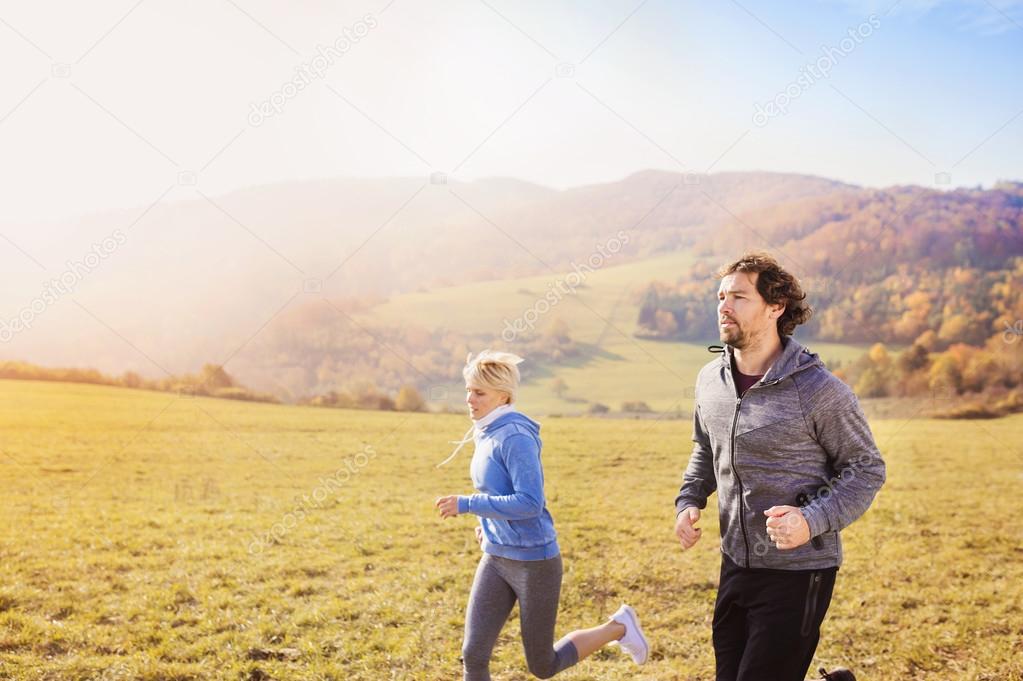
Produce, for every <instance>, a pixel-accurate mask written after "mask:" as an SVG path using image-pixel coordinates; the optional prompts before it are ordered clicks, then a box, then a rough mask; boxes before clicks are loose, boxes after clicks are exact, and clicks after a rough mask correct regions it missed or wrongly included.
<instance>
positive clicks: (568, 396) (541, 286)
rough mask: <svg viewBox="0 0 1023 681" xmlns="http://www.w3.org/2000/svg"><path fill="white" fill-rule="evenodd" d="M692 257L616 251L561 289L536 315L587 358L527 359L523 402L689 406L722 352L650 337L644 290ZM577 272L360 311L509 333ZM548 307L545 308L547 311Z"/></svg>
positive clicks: (390, 320)
mask: <svg viewBox="0 0 1023 681" xmlns="http://www.w3.org/2000/svg"><path fill="white" fill-rule="evenodd" d="M692 262H693V257H692V256H691V255H690V254H689V253H688V252H679V253H673V254H670V255H664V256H659V257H655V258H650V259H647V260H643V261H641V262H634V263H626V264H623V265H618V264H616V263H614V261H613V260H610V261H609V263H608V266H607V267H605V268H602V269H598V270H594V271H593V272H591V273H588V274H587V275H586V278H585V280H584V282H583V285H582V286H579V287H578V288H577V289H576V291H575V293H574V294H571V295H565V296H564V297H562V298H560V300H559V301H558V302H557V304H555V305H553V306H551V307H550V309H549V311H547V312H546V313H545V314H542V315H540V317H539V319H538V320H537V321H536V328H537V329H539V330H543V329H544V328H546V326H547V325H548V324H550V323H551V322H552V321H553V320H554V319H560V320H562V321H564V322H565V323H566V324H567V325H568V328H569V331H570V333H571V336H572V338H573V339H574V340H576V341H577V342H579V343H582V344H584V345H585V346H587V348H589V351H588V355H587V357H585V361H584V362H575V363H572V362H562V363H560V364H558V365H551V364H547V363H539V364H538V365H529V366H525V367H524V368H525V370H526V372H527V373H526V374H525V376H526V379H527V380H526V383H525V385H524V386H523V389H522V399H523V401H524V402H526V403H528V404H529V405H530V406H531V407H532V409H533V410H534V411H535V413H538V414H552V413H559V414H580V413H585V412H586V410H587V408H588V406H589V404H590V403H598V402H599V403H602V404H604V405H606V406H608V407H611V408H612V409H615V410H617V409H619V408H620V406H621V404H622V402H624V401H626V400H642V401H645V402H646V403H647V404H648V405H649V406H650V407H651V408H652V409H653V410H654V411H658V412H662V411H668V410H672V409H675V408H678V409H682V410H688V409H689V408H690V404H691V402H692V385H693V382H694V379H695V378H696V372H697V371H699V369H700V367H702V366H703V365H704V364H705V363H707V362H708V361H709V360H710V359H711V358H712V355H710V354H708V352H707V347H706V345H699V344H692V343H677V342H663V341H653V340H644V339H641V338H636V337H635V335H634V334H635V333H636V330H637V323H636V322H637V320H638V317H639V304H638V297H637V295H636V294H637V292H639V291H642V290H643V289H644V288H645V287H646V286H647V285H648V284H649V283H650V282H651V281H653V280H660V281H674V280H676V279H678V278H679V276H680V275H681V274H682V272H684V270H685V268H687V267H689V266H691V264H692ZM569 271H571V270H569ZM567 274H568V272H564V273H561V274H560V275H559V276H555V275H553V274H551V275H544V276H536V277H523V278H517V279H505V280H496V281H486V282H478V283H473V284H467V285H464V286H452V287H447V288H439V289H435V290H432V291H426V292H422V293H410V294H406V295H400V296H395V297H394V298H392V299H390V300H388V301H387V302H386V303H384V304H382V305H378V306H376V307H374V308H372V309H370V310H368V311H366V312H365V313H363V314H361V315H357V316H359V317H360V318H361V320H362V321H363V322H364V323H367V324H379V325H384V326H401V325H403V324H412V325H416V326H422V327H426V328H431V329H432V328H438V327H443V328H448V329H456V330H458V331H461V332H465V333H480V334H490V335H492V336H493V337H494V338H501V334H502V332H503V331H504V330H505V328H506V327H505V324H504V320H511V321H514V320H517V319H520V318H523V317H524V315H525V314H526V312H527V311H528V310H530V309H531V308H533V307H534V306H535V305H536V303H537V301H538V300H540V299H542V298H543V297H544V295H545V294H546V293H547V292H548V291H550V290H551V287H552V286H553V285H555V284H556V282H557V281H558V279H559V278H560V279H564V278H565V276H566V275H567ZM573 281H574V280H568V283H572V282H573ZM708 286H709V287H710V288H709V289H708V296H711V297H713V295H714V288H713V284H708ZM480 301H484V302H483V303H482V304H481V302H480ZM545 309H547V308H538V310H539V311H541V312H542V311H543V310H545ZM810 346H811V349H812V350H813V351H814V352H817V353H818V354H820V356H821V358H822V359H824V360H825V361H835V360H839V361H843V362H849V361H852V360H854V359H856V358H857V357H859V356H860V355H862V354H863V353H864V352H865V351H866V349H867V347H866V346H857V345H843V344H838V343H810ZM509 347H510V348H511V349H512V350H514V349H515V342H514V341H513V342H511V343H509ZM527 359H528V358H527ZM555 377H560V378H562V379H563V380H564V381H565V383H566V384H567V386H568V389H567V390H566V391H565V393H564V395H563V396H561V397H559V396H557V395H555V394H554V393H553V392H552V391H551V388H550V384H551V382H552V381H553V380H554V378H555ZM637 386H643V388H642V389H639V388H637ZM446 388H447V393H448V394H449V395H451V396H452V399H451V402H452V403H453V404H455V405H456V406H457V402H458V401H459V400H460V399H461V396H462V390H463V386H462V385H461V384H459V383H452V384H450V385H448V386H446Z"/></svg>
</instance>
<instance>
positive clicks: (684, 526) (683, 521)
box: [675, 506, 703, 550]
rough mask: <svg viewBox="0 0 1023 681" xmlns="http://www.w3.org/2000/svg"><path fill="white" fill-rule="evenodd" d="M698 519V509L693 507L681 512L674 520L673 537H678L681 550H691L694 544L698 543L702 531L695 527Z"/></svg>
mask: <svg viewBox="0 0 1023 681" xmlns="http://www.w3.org/2000/svg"><path fill="white" fill-rule="evenodd" d="M699 519H700V509H698V508H696V507H695V506H690V507H689V508H687V509H685V510H683V511H682V512H681V513H679V514H678V518H676V519H675V536H676V537H678V540H679V542H680V543H681V544H682V549H683V550H687V549H691V548H692V547H693V546H694V545H695V544H696V542H698V541H700V537H701V536H702V535H703V530H701V529H700V528H699V527H696V523H697V521H699Z"/></svg>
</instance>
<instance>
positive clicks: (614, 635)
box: [558, 620, 625, 660]
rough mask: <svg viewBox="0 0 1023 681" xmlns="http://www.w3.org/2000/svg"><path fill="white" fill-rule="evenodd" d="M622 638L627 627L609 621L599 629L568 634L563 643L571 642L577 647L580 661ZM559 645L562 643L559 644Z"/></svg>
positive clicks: (581, 630)
mask: <svg viewBox="0 0 1023 681" xmlns="http://www.w3.org/2000/svg"><path fill="white" fill-rule="evenodd" d="M622 636H625V625H624V624H619V623H618V622H615V621H614V620H608V621H607V622H605V623H604V624H601V625H600V626H599V627H593V628H592V629H579V630H578V631H573V632H572V633H570V634H567V635H566V636H565V638H563V639H561V640H562V641H571V642H572V644H573V645H575V649H576V652H577V653H578V654H579V659H580V660H582V659H583V658H586V657H589V656H590V655H592V654H593V653H595V652H597V651H598V650H600V649H601V648H603V647H604V646H606V645H607V644H608V643H611V642H612V641H617V640H618V639H620V638H621V637H622ZM558 643H559V645H560V643H561V641H559V642H558Z"/></svg>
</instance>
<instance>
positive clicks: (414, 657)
mask: <svg viewBox="0 0 1023 681" xmlns="http://www.w3.org/2000/svg"><path fill="white" fill-rule="evenodd" d="M524 406H525V407H526V408H528V405H524ZM465 423H466V422H465V419H464V418H461V417H456V416H437V415H426V414H414V415H404V414H393V413H373V412H342V411H329V410H317V409H311V408H298V407H289V406H275V405H260V404H246V403H236V402H228V401H218V400H209V399H195V398H183V397H176V396H174V395H167V394H160V393H146V392H138V391H131V390H123V389H112V388H102V387H95V386H82V385H66V384H51V383H28V382H18V381H0V427H2V428H3V441H2V445H0V484H2V487H0V489H2V490H3V495H2V497H0V512H2V513H3V517H4V520H5V522H4V523H3V525H2V529H0V559H2V565H3V567H4V574H3V581H2V584H0V678H11V679H18V680H21V681H28V680H32V681H35V680H36V679H78V680H85V679H109V680H114V679H148V680H151V681H157V680H163V681H169V680H172V679H180V680H184V679H211V680H212V679H266V678H273V679H282V680H283V679H345V680H353V679H360V680H362V679H365V680H369V679H373V680H379V679H410V680H411V679H415V680H417V681H420V680H433V679H455V678H458V654H459V644H460V638H461V625H462V615H463V608H464V606H465V601H466V597H467V594H468V589H469V585H470V583H471V578H472V573H473V569H474V567H475V564H476V560H477V558H478V554H477V549H476V547H475V545H474V542H473V538H472V520H471V519H470V518H458V519H455V520H454V521H447V522H442V521H441V520H439V519H438V518H437V517H436V515H435V514H434V512H433V510H432V501H433V499H434V498H435V497H436V496H438V495H440V494H444V493H456V492H462V491H467V490H468V489H469V487H468V481H467V473H466V466H467V463H468V454H464V455H463V456H462V457H461V458H460V459H458V460H456V461H455V462H454V463H453V464H451V465H450V466H449V467H447V468H445V469H441V470H439V471H438V470H436V469H435V468H434V464H435V463H436V462H437V461H439V460H440V459H442V458H443V457H444V456H445V455H446V453H447V451H448V449H447V441H448V440H450V439H453V438H455V437H457V436H458V435H460V434H461V433H462V432H463V430H464V427H465ZM873 426H874V429H875V434H876V435H877V437H878V441H879V443H880V445H881V448H882V451H883V452H884V454H885V456H886V458H887V460H888V464H889V482H888V484H887V486H886V487H885V488H884V490H883V491H882V492H881V494H880V496H879V498H878V500H877V502H876V503H875V505H874V507H873V508H872V509H871V511H870V512H869V513H868V514H867V515H866V516H865V517H864V518H863V519H861V520H860V521H859V522H858V523H856V524H855V525H854V526H853V527H852V528H850V529H849V530H848V531H847V532H846V533H845V534H844V537H845V542H846V563H845V565H844V567H843V568H842V570H841V571H840V573H839V581H838V587H837V592H836V597H835V600H834V602H833V604H832V608H831V611H830V614H829V617H828V620H827V621H826V623H825V627H824V633H823V640H822V643H821V646H820V648H819V650H818V657H819V660H820V661H821V663H823V664H827V665H829V666H834V665H839V664H841V665H847V666H849V667H852V668H853V669H854V670H856V671H857V673H858V675H859V678H860V679H861V680H864V679H865V680H868V681H869V680H870V679H881V680H885V681H888V680H893V679H903V678H912V679H926V680H932V681H939V680H940V681H947V680H949V679H965V680H972V681H979V680H981V679H991V680H994V679H998V680H999V681H1002V680H1005V679H1020V678H1021V674H1023V663H1021V662H1020V660H1021V658H1023V655H1021V653H1023V647H1021V639H1023V616H1021V610H1020V607H1021V600H1023V597H1021V591H1023V587H1021V584H1023V541H1021V530H1020V527H1021V525H1020V518H1021V517H1023V501H1021V497H1020V494H1019V489H1020V487H1021V483H1023V454H1021V448H1020V444H1019V437H1020V433H1021V432H1023V416H1016V417H1012V418H1007V419H1002V420H998V421H984V422H963V421H959V422H939V421H931V420H922V419H909V420H889V421H878V422H875V423H874V424H873ZM688 430H689V426H688V424H687V423H685V422H681V421H665V422H649V421H605V420H582V419H549V420H547V421H545V422H544V425H543V431H542V435H543V437H544V441H545V450H544V460H545V465H546V471H547V479H548V497H549V504H550V507H551V510H552V512H553V514H554V517H555V520H556V523H557V527H558V529H559V532H560V537H561V544H562V547H563V552H564V558H565V565H566V573H565V583H564V588H563V601H562V611H561V616H560V619H559V631H567V630H568V629H569V628H576V627H580V626H589V625H591V624H593V623H596V622H598V621H599V620H601V619H602V618H604V617H606V616H607V614H608V613H609V612H610V611H612V610H613V609H614V608H615V607H617V605H618V603H619V602H620V601H621V600H628V601H629V602H630V603H632V604H633V605H635V607H636V608H637V610H638V611H639V612H640V614H641V616H642V618H643V620H644V625H645V628H646V629H647V631H648V634H649V635H650V637H651V638H652V639H653V642H654V646H655V649H654V653H653V657H652V660H651V662H650V664H649V665H648V666H646V667H643V668H642V669H641V670H638V669H637V668H636V667H634V666H633V665H632V664H631V662H629V661H627V659H625V658H624V656H622V655H621V654H619V653H617V652H615V651H613V650H608V651H606V652H602V653H599V654H598V655H596V656H595V657H594V658H591V659H590V660H587V661H585V662H584V663H582V664H581V665H580V666H578V667H577V668H575V669H572V670H570V671H568V672H566V673H565V674H563V675H562V676H561V677H559V678H565V679H574V680H576V681H579V680H582V679H612V680H624V679H663V680H668V679H710V678H712V672H713V656H712V652H711V647H710V615H711V609H712V604H713V599H714V592H715V586H716V578H717V570H718V556H717V553H716V550H715V549H716V542H715V539H716V536H717V528H716V525H715V523H714V521H713V518H712V517H711V516H713V515H714V514H713V513H710V514H706V515H705V518H706V520H705V522H704V525H705V528H706V531H705V534H704V541H703V542H702V543H701V544H700V545H699V547H698V548H696V549H694V550H693V551H691V552H688V553H686V554H683V553H681V552H680V551H679V550H678V548H677V544H676V543H675V540H674V538H673V537H672V533H671V528H672V520H673V513H672V499H673V497H674V494H675V490H676V488H677V485H678V481H679V475H680V471H681V469H682V467H683V466H684V465H685V462H686V459H687V457H688V450H689V432H688ZM304 497H305V498H304ZM712 503H714V502H713V500H712ZM517 636H518V627H517V624H515V622H511V623H509V625H508V627H507V628H506V630H505V632H504V634H503V635H502V637H501V641H500V642H499V648H498V651H497V655H496V658H495V660H494V664H493V669H494V673H495V678H497V679H504V680H506V681H507V680H512V679H527V678H529V677H528V675H527V673H526V670H525V663H524V660H523V658H522V652H521V647H520V645H519V644H518V641H517ZM268 655H269V659H255V658H259V657H266V656H268ZM277 658H279V659H277Z"/></svg>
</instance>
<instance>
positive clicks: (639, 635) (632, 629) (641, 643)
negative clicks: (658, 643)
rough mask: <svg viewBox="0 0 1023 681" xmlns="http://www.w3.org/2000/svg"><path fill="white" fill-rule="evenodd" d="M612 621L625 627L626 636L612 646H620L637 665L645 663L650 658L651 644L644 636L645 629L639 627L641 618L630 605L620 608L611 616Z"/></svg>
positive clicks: (612, 642) (613, 642)
mask: <svg viewBox="0 0 1023 681" xmlns="http://www.w3.org/2000/svg"><path fill="white" fill-rule="evenodd" d="M611 619H613V620H614V621H615V622H618V624H621V625H622V626H624V627H625V636H622V637H621V638H620V639H619V640H617V641H611V644H612V645H614V644H618V645H620V646H621V647H622V650H624V651H625V652H627V653H628V654H629V655H630V656H631V657H632V661H633V662H635V663H636V664H643V663H645V662H646V660H647V657H649V656H650V643H649V642H647V640H646V636H644V635H643V629H641V628H640V626H639V617H637V616H636V611H635V610H633V609H632V608H631V607H630V606H628V605H622V607H620V608H618V612H616V613H615V614H613V615H611Z"/></svg>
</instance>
